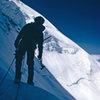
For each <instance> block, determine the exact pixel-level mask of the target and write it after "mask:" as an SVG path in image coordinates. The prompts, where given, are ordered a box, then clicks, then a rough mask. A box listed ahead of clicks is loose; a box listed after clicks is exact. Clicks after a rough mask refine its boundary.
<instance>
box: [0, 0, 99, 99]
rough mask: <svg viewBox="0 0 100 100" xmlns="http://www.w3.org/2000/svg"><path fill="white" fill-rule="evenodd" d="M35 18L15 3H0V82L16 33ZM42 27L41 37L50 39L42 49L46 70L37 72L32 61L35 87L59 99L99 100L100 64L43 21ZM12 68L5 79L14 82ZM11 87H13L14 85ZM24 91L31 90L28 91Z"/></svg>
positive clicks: (3, 0)
mask: <svg viewBox="0 0 100 100" xmlns="http://www.w3.org/2000/svg"><path fill="white" fill-rule="evenodd" d="M38 15H40V14H39V13H37V12H36V11H34V10H33V9H31V8H30V7H28V6H27V5H25V4H23V3H22V2H20V1H19V0H1V1H0V47H1V49H0V79H2V77H3V76H4V74H5V73H6V71H7V68H8V67H9V65H10V63H11V61H12V59H13V58H14V50H15V48H14V45H13V44H14V41H15V38H16V36H17V34H18V32H19V31H20V29H21V28H22V27H23V26H24V25H25V24H26V23H29V22H32V21H34V19H33V18H34V17H36V16H38ZM41 16H42V15H41ZM44 26H45V27H46V30H45V31H44V38H46V37H48V36H51V38H49V39H48V40H46V41H45V42H44V50H43V63H44V65H45V66H46V68H47V69H46V68H45V69H43V70H42V71H41V70H40V65H39V62H38V60H37V59H36V58H35V77H34V81H35V86H36V87H40V88H42V89H44V90H46V91H48V92H49V93H51V94H53V95H54V96H56V97H58V98H59V99H60V100H99V98H100V78H99V77H100V63H99V62H97V61H96V59H95V58H94V57H92V56H91V55H89V54H88V53H87V52H86V51H84V50H83V49H82V48H81V47H79V46H78V45H77V44H76V43H74V42H73V41H72V40H70V39H69V38H67V37H66V36H64V35H63V34H62V33H61V32H60V31H59V30H57V29H56V28H55V26H53V25H52V24H51V23H50V22H49V21H48V20H47V19H46V18H45V24H44ZM36 55H37V51H36ZM25 60H26V58H25ZM23 63H25V61H23ZM14 66H15V65H14V64H13V66H12V68H11V70H10V72H9V75H8V79H11V80H13V79H14ZM26 66H27V65H26V64H23V68H22V73H23V74H22V81H23V82H24V83H25V82H26V81H27V67H26ZM47 70H48V71H47ZM6 83H7V84H8V83H9V82H8V81H4V84H5V85H6ZM11 84H12V83H11ZM10 86H11V85H10ZM23 87H24V86H23ZM23 87H22V88H23ZM25 87H26V88H27V87H29V86H28V85H26V86H25ZM3 88H4V85H3V86H2V89H1V90H0V91H1V92H2V91H3V90H4V89H5V88H4V89H3ZM11 88H14V85H12V87H11ZM10 90H11V89H10ZM28 90H29V91H33V90H32V89H30V88H28ZM29 91H28V92H29ZM40 91H41V90H40ZM23 92H24V91H23ZM6 93H7V92H6ZM25 93H26V91H25ZM33 94H34V93H33ZM4 95H7V94H4ZM4 95H2V96H4ZM2 96H1V97H2ZM9 96H10V95H9ZM31 97H32V96H31ZM32 98H33V97H32ZM0 100H1V99H0ZM4 100H5V99H4Z"/></svg>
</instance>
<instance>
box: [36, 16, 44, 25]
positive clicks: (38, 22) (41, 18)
mask: <svg viewBox="0 0 100 100" xmlns="http://www.w3.org/2000/svg"><path fill="white" fill-rule="evenodd" d="M34 20H35V23H37V24H43V23H44V21H45V20H44V18H43V17H41V16H38V17H36V18H35V19H34Z"/></svg>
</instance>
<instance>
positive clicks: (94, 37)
mask: <svg viewBox="0 0 100 100" xmlns="http://www.w3.org/2000/svg"><path fill="white" fill-rule="evenodd" d="M21 1H23V2H24V3H25V4H27V5H28V6H30V7H32V8H33V9H34V10H36V11H38V12H39V13H41V14H42V15H43V16H45V17H46V18H47V19H48V20H49V21H50V22H51V23H52V24H53V25H55V26H56V28H58V29H59V30H60V31H61V32H62V33H63V34H65V35H66V36H67V37H69V38H70V39H72V40H73V41H74V42H76V43H77V44H78V45H80V46H81V47H82V48H83V49H85V50H86V51H87V52H88V53H90V54H100V39H99V38H100V0H21Z"/></svg>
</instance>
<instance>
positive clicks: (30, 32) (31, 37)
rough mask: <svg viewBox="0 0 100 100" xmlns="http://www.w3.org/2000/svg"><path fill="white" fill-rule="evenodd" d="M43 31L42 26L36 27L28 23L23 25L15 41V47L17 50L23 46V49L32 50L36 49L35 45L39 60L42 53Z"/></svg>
mask: <svg viewBox="0 0 100 100" xmlns="http://www.w3.org/2000/svg"><path fill="white" fill-rule="evenodd" d="M44 29H45V27H44V26H43V25H38V24H36V23H29V24H27V25H25V26H24V27H23V28H22V30H21V31H20V33H19V35H18V37H17V39H16V40H15V47H16V48H19V47H20V46H23V47H24V48H30V47H32V48H33V49H36V45H38V49H39V58H41V57H42V51H43V31H44Z"/></svg>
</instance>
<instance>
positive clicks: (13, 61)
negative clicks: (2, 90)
mask: <svg viewBox="0 0 100 100" xmlns="http://www.w3.org/2000/svg"><path fill="white" fill-rule="evenodd" d="M14 60H15V57H14V58H13V60H12V62H11V64H10V66H9V68H8V70H7V72H6V74H5V75H4V77H3V78H2V80H1V82H0V85H1V84H2V83H3V81H4V80H5V78H6V77H7V75H8V73H9V70H10V69H11V67H12V64H13V62H14Z"/></svg>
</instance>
